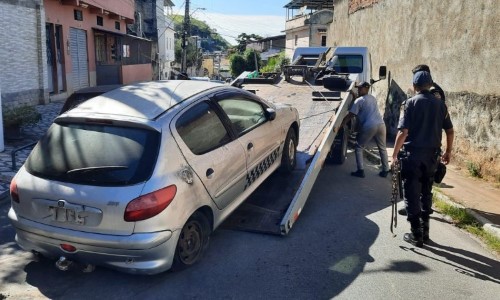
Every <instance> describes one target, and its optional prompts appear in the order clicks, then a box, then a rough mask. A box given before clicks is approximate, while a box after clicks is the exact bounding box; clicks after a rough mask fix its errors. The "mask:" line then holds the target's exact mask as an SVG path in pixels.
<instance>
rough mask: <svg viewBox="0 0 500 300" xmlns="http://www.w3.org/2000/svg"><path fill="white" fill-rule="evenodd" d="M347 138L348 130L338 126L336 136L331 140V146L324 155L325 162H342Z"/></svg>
mask: <svg viewBox="0 0 500 300" xmlns="http://www.w3.org/2000/svg"><path fill="white" fill-rule="evenodd" d="M347 138H348V132H347V130H346V127H345V126H344V127H343V128H340V130H339V132H337V136H336V137H335V140H334V141H333V144H332V148H331V149H330V152H328V155H327V157H326V162H327V163H330V164H336V165H341V164H343V163H344V161H345V158H346V155H347Z"/></svg>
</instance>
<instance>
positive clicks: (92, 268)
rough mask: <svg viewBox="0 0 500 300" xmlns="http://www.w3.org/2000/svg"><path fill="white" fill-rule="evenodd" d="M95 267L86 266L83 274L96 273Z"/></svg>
mask: <svg viewBox="0 0 500 300" xmlns="http://www.w3.org/2000/svg"><path fill="white" fill-rule="evenodd" d="M94 270H95V266H94V265H91V264H85V265H84V266H83V268H82V272H83V273H91V272H94Z"/></svg>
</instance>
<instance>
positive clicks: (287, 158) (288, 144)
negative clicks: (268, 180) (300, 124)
mask: <svg viewBox="0 0 500 300" xmlns="http://www.w3.org/2000/svg"><path fill="white" fill-rule="evenodd" d="M296 155H297V134H296V133H295V130H294V129H293V128H290V129H289V130H288V133H287V135H286V139H285V145H284V146H283V154H282V155H281V171H282V172H284V173H290V172H292V171H293V169H295V165H296V164H297V159H296Z"/></svg>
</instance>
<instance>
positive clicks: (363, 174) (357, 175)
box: [351, 170, 365, 178]
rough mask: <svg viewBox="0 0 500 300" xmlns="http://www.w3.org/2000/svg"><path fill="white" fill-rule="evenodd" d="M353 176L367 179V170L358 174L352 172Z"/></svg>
mask: <svg viewBox="0 0 500 300" xmlns="http://www.w3.org/2000/svg"><path fill="white" fill-rule="evenodd" d="M351 176H356V177H360V178H365V170H357V171H356V172H351Z"/></svg>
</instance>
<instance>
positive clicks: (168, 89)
mask: <svg viewBox="0 0 500 300" xmlns="http://www.w3.org/2000/svg"><path fill="white" fill-rule="evenodd" d="M222 86H223V85H221V84H220V83H213V82H208V81H196V80H164V81H150V82H142V83H136V84H132V85H127V86H123V87H120V88H118V89H115V90H112V91H109V92H107V93H104V94H102V95H100V96H97V97H94V98H92V99H89V100H88V101H86V102H84V103H82V104H80V105H79V106H78V107H76V108H74V109H72V110H70V111H69V112H68V113H67V115H68V116H71V115H81V114H82V113H83V114H88V113H92V114H106V115H121V116H129V117H136V118H144V119H148V120H153V119H154V118H156V117H157V116H159V115H160V114H162V113H163V112H165V111H166V110H168V109H169V108H171V107H172V106H174V105H176V104H178V103H180V102H182V101H184V100H186V99H187V98H190V97H191V96H194V95H196V94H199V93H201V92H203V91H206V90H209V89H213V88H216V87H222Z"/></svg>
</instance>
